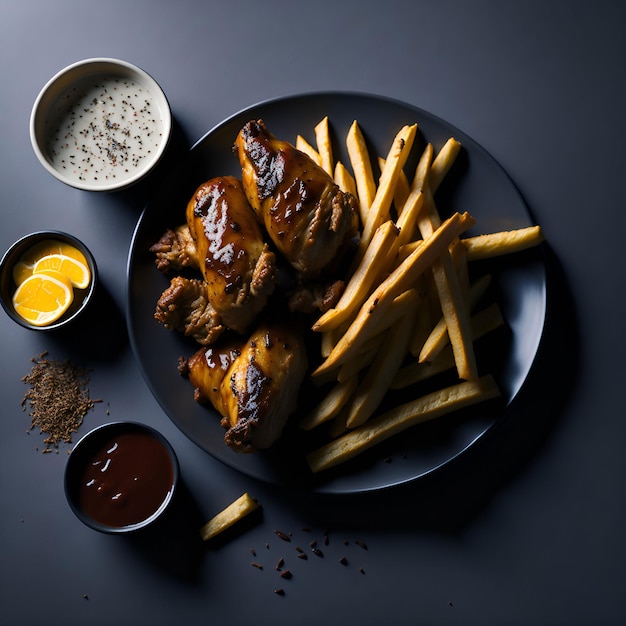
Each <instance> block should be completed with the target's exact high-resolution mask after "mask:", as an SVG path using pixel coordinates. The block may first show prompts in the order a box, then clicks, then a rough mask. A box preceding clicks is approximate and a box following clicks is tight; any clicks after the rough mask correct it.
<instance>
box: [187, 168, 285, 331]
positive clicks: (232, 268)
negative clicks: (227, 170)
mask: <svg viewBox="0 0 626 626" xmlns="http://www.w3.org/2000/svg"><path fill="white" fill-rule="evenodd" d="M187 225H188V227H189V232H190V234H191V237H192V239H193V241H194V242H195V248H196V258H197V261H198V266H199V268H200V271H201V272H202V276H203V277H204V280H205V282H206V285H207V295H208V299H209V302H210V303H211V305H212V306H213V308H214V309H215V310H216V311H217V313H218V314H219V315H220V316H221V317H222V321H223V322H224V325H225V326H227V327H228V328H231V329H233V330H235V331H237V332H240V333H241V332H245V331H246V329H247V328H248V327H249V325H250V324H251V322H252V321H253V320H254V319H255V318H256V317H257V315H258V314H259V312H260V311H261V310H262V309H263V308H264V306H265V304H266V302H267V299H268V297H269V295H271V293H272V292H273V290H274V287H275V279H276V258H275V255H274V253H273V252H271V251H270V250H269V247H268V245H267V243H265V242H264V240H263V233H262V230H261V226H260V224H259V222H258V220H257V218H256V215H255V213H254V211H253V210H252V208H251V207H250V205H249V203H248V200H247V198H246V195H245V193H244V191H243V187H242V186H241V183H240V181H239V180H237V179H236V178H234V177H232V176H220V177H217V178H212V179H211V180H209V181H207V182H205V183H204V184H202V185H200V187H199V188H198V189H197V190H196V192H195V193H194V195H193V197H192V198H191V200H190V201H189V203H188V205H187Z"/></svg>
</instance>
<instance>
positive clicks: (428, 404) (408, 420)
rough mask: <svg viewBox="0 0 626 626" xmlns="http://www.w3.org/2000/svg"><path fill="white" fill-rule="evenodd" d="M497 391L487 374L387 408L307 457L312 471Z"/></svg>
mask: <svg viewBox="0 0 626 626" xmlns="http://www.w3.org/2000/svg"><path fill="white" fill-rule="evenodd" d="M499 395H500V390H499V389H498V386H497V385H496V383H495V381H494V379H493V377H492V376H490V375H486V376H483V377H481V378H479V379H477V380H473V381H465V382H462V383H458V384H456V385H452V386H450V387H446V388H445V389H441V390H439V391H435V392H433V393H430V394H428V395H425V396H422V397H421V398H418V399H416V400H413V401H411V402H407V403H405V404H403V405H401V406H399V407H397V408H393V409H390V410H389V411H387V412H385V413H384V414H382V415H380V416H379V417H377V418H374V419H372V420H370V421H369V422H368V423H366V424H363V425H362V426H359V427H358V428H355V429H354V430H352V431H350V432H348V433H346V434H345V435H343V436H341V437H339V438H338V439H335V440H334V441H331V442H329V443H327V444H325V445H323V446H321V447H320V448H318V449H316V450H314V451H312V452H310V453H309V454H308V455H307V456H306V460H307V463H308V464H309V467H310V469H311V471H312V472H313V473H318V472H321V471H323V470H326V469H329V468H331V467H334V466H337V465H339V464H340V463H344V462H346V461H348V460H350V459H352V458H354V457H355V456H357V455H358V454H360V453H361V452H364V451H365V450H368V449H369V448H371V447H372V446H374V445H376V444H378V443H380V442H382V441H384V440H386V439H389V438H390V437H392V436H394V435H397V434H398V433H400V432H403V431H405V430H406V429H407V428H410V427H412V426H415V425H417V424H420V423H423V422H426V421H428V420H432V419H435V418H437V417H441V416H443V415H445V414H448V413H450V412H451V411H456V410H459V409H461V408H465V407H468V406H470V405H472V404H476V403H478V402H484V401H486V400H489V399H493V398H497V397H498V396H499Z"/></svg>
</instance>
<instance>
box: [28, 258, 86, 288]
mask: <svg viewBox="0 0 626 626" xmlns="http://www.w3.org/2000/svg"><path fill="white" fill-rule="evenodd" d="M42 270H56V271H57V272H61V274H65V276H67V277H68V278H69V279H70V281H71V283H72V286H73V287H76V288H77V289H86V288H87V287H88V286H89V281H90V280H91V273H90V272H89V267H88V266H87V263H86V262H84V263H83V262H82V261H81V260H79V259H75V258H73V257H71V256H68V255H67V254H48V255H47V256H44V257H42V258H40V259H39V260H38V261H37V262H36V263H35V266H34V267H33V274H37V273H39V272H41V271H42Z"/></svg>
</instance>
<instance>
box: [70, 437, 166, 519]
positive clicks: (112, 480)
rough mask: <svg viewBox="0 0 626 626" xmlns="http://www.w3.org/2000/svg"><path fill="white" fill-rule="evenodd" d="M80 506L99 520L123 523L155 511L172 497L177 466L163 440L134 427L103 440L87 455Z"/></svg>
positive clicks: (143, 517) (79, 499)
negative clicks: (134, 429) (161, 441)
mask: <svg viewBox="0 0 626 626" xmlns="http://www.w3.org/2000/svg"><path fill="white" fill-rule="evenodd" d="M79 478H80V482H79V489H78V494H77V495H78V506H79V507H80V508H81V509H82V511H83V512H84V513H85V514H86V515H88V516H89V517H91V518H92V519H93V520H95V521H96V522H99V523H100V524H106V525H108V526H113V527H117V528H121V527H124V526H131V525H133V524H138V523H140V522H143V521H144V520H146V519H148V518H149V517H151V516H152V515H153V514H154V513H155V512H156V511H158V510H159V508H160V507H161V505H162V504H163V503H164V502H165V501H166V500H167V499H168V497H169V495H170V493H171V492H172V489H173V485H174V468H173V466H172V461H171V459H170V457H169V455H168V453H167V450H166V449H165V448H164V447H163V445H162V444H161V443H160V442H159V441H158V440H157V439H155V438H154V437H152V436H151V435H150V434H148V433H145V432H142V431H131V432H124V433H119V434H116V435H114V434H112V435H111V436H109V437H108V438H105V439H103V440H102V442H101V443H100V444H99V446H98V447H97V448H95V449H94V451H93V452H92V453H90V454H89V456H87V457H86V459H85V460H84V468H83V470H82V472H81V474H80V477H79Z"/></svg>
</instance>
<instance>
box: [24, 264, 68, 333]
mask: <svg viewBox="0 0 626 626" xmlns="http://www.w3.org/2000/svg"><path fill="white" fill-rule="evenodd" d="M73 300H74V290H73V289H72V283H71V281H70V279H69V278H68V277H67V276H65V275H64V274H62V273H61V272H58V271H56V270H49V269H46V270H42V271H41V272H39V273H36V274H35V273H33V274H32V275H30V276H28V277H27V278H26V279H25V280H24V281H23V282H22V283H21V284H20V285H19V286H18V288H17V289H16V291H15V293H14V294H13V307H14V309H15V311H16V312H17V314H18V315H20V317H22V318H23V319H25V320H26V321H27V322H30V323H31V324H33V325H34V326H46V325H48V324H51V323H52V322H55V321H56V320H58V319H59V318H60V317H61V316H62V315H63V314H64V313H65V312H66V311H67V310H68V309H69V307H70V305H71V304H72V302H73Z"/></svg>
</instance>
